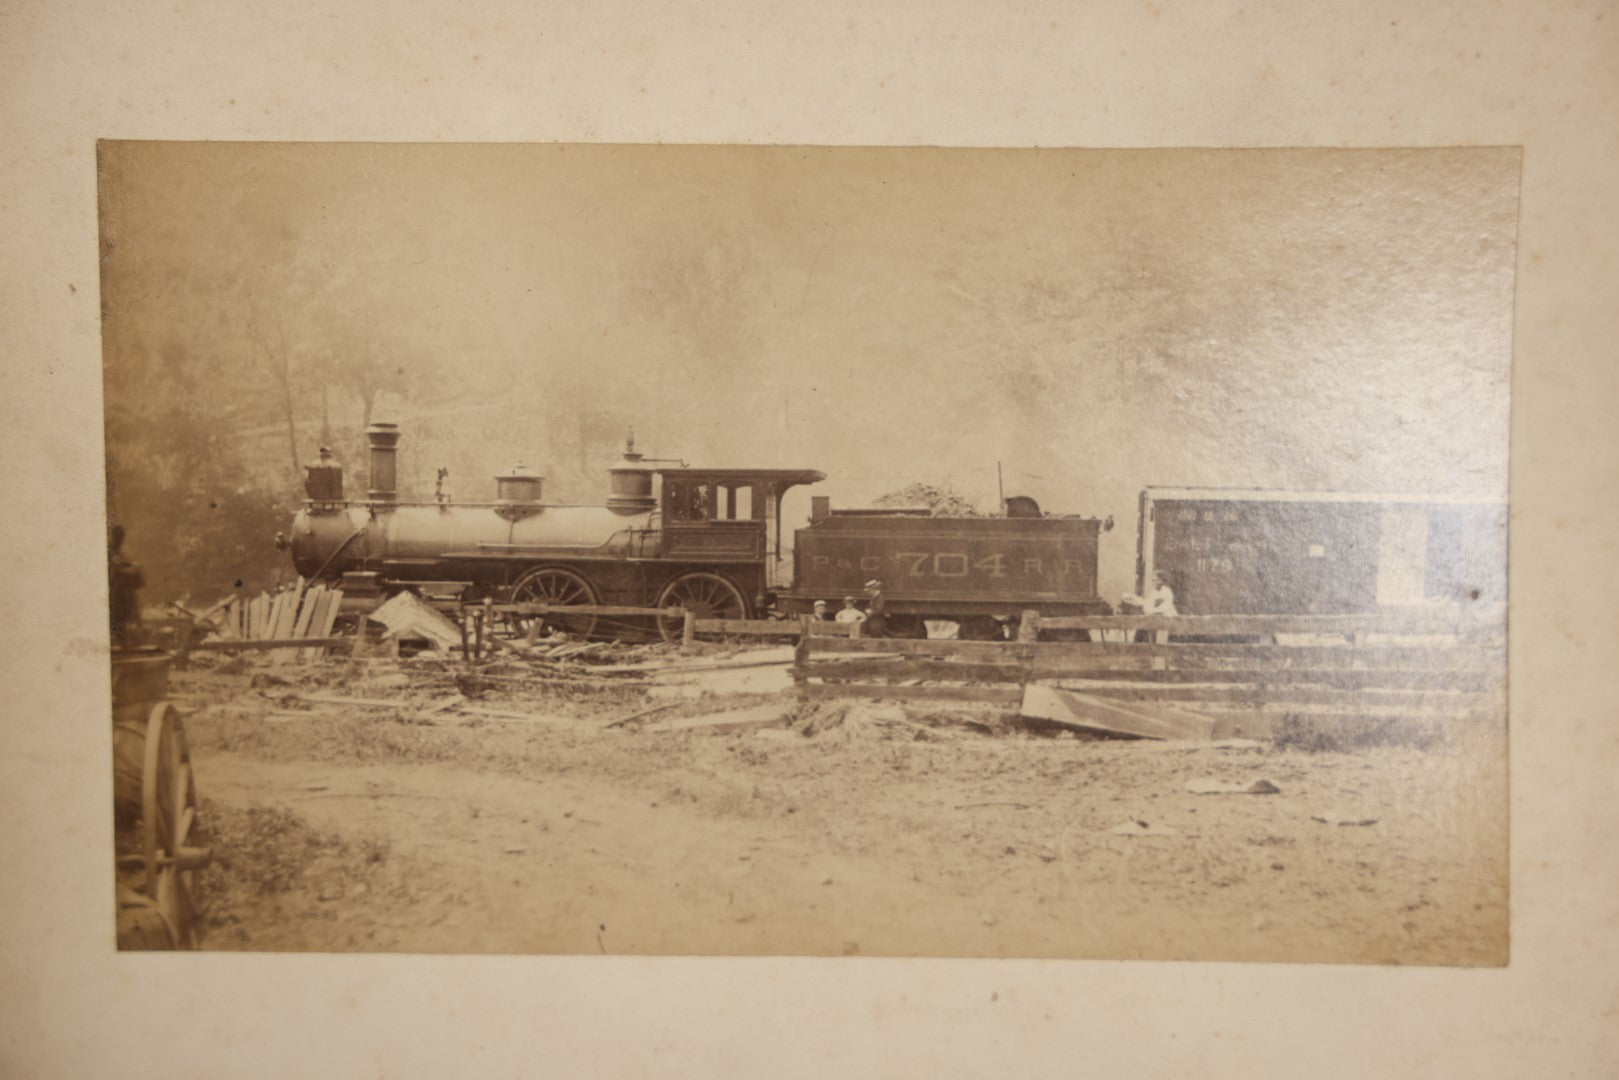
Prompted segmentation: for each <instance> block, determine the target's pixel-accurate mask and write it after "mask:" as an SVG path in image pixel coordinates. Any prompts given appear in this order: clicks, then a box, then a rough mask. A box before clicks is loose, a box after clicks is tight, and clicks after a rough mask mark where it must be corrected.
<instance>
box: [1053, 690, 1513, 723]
mask: <svg viewBox="0 0 1619 1080" xmlns="http://www.w3.org/2000/svg"><path fill="white" fill-rule="evenodd" d="M1061 688H1062V689H1065V690H1072V691H1074V692H1076V693H1083V694H1089V695H1091V696H1094V697H1104V698H1112V699H1115V700H1122V701H1185V702H1193V703H1204V704H1210V705H1246V706H1253V707H1255V708H1259V707H1263V706H1267V705H1270V706H1289V705H1292V706H1309V705H1334V706H1345V707H1350V708H1357V709H1362V710H1367V711H1375V710H1392V711H1404V710H1421V711H1428V712H1434V713H1442V714H1446V715H1452V714H1454V715H1460V714H1462V713H1466V712H1471V711H1474V710H1477V709H1479V708H1485V707H1489V705H1490V703H1491V702H1492V701H1493V700H1494V699H1493V698H1492V696H1491V695H1489V694H1482V693H1473V692H1467V691H1455V690H1437V691H1436V690H1405V689H1383V688H1366V689H1360V690H1341V689H1334V688H1331V687H1323V686H1223V685H1214V684H1210V683H1186V684H1176V685H1165V684H1145V683H1129V682H1113V683H1108V682H1082V683H1077V684H1076V683H1065V684H1063V685H1062V687H1061Z"/></svg>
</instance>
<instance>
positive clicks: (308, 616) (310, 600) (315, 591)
mask: <svg viewBox="0 0 1619 1080" xmlns="http://www.w3.org/2000/svg"><path fill="white" fill-rule="evenodd" d="M325 595H326V586H324V585H315V586H312V587H311V588H310V589H309V590H308V591H307V592H305V593H304V598H303V602H302V603H301V604H299V605H298V617H297V618H296V619H294V620H293V623H292V636H293V637H307V636H309V624H310V622H311V621H312V620H313V619H314V616H315V609H316V608H317V607H319V606H320V602H321V599H322V598H323V597H324V596H325Z"/></svg>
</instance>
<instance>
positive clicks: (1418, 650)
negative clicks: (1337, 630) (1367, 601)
mask: <svg viewBox="0 0 1619 1080" xmlns="http://www.w3.org/2000/svg"><path fill="white" fill-rule="evenodd" d="M991 644H994V643H991ZM1002 647H1003V648H1004V647H1005V646H1002ZM1017 647H1018V648H1023V647H1025V646H1024V645H1023V643H1018V646H1017ZM1030 655H1032V656H1035V657H1040V656H1062V657H1074V658H1076V659H1077V658H1088V657H1100V656H1151V657H1154V658H1156V659H1163V660H1168V661H1170V663H1171V666H1180V667H1191V666H1195V665H1197V664H1203V665H1215V664H1244V665H1247V666H1255V665H1258V664H1270V663H1275V664H1299V663H1307V664H1314V665H1317V666H1322V667H1327V666H1332V665H1334V664H1339V665H1343V666H1355V667H1368V666H1392V667H1454V666H1457V665H1459V664H1469V663H1481V662H1486V661H1494V662H1497V663H1505V660H1506V653H1505V652H1504V651H1503V650H1501V649H1494V648H1484V647H1472V646H1466V645H1362V646H1355V645H1348V644H1345V645H1203V644H1193V643H1186V644H1181V643H1178V642H1168V643H1154V642H1133V643H1124V642H1118V641H1097V642H1087V641H1073V642H1042V643H1040V644H1039V645H1038V646H1036V647H1035V648H1034V650H1033V652H1031V653H1030Z"/></svg>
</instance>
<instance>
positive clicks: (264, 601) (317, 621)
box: [207, 578, 343, 664]
mask: <svg viewBox="0 0 1619 1080" xmlns="http://www.w3.org/2000/svg"><path fill="white" fill-rule="evenodd" d="M342 602H343V590H341V589H329V588H327V587H326V586H325V585H318V584H317V585H306V583H305V582H304V579H303V578H299V579H298V580H297V582H296V583H295V584H293V585H290V586H288V587H286V588H283V589H280V590H278V591H277V592H276V593H275V595H273V596H272V595H271V594H269V593H267V592H261V593H259V595H257V596H254V597H242V596H233V597H231V598H230V599H228V600H225V601H222V602H221V603H219V604H215V605H214V607H213V608H211V609H210V610H209V613H208V616H207V617H208V618H209V620H210V621H212V622H213V625H214V635H215V637H217V638H218V639H220V641H221V642H230V641H239V642H244V643H245V642H261V643H270V642H278V643H279V642H285V643H286V647H284V648H283V647H280V646H279V645H275V646H272V647H270V648H268V649H267V654H268V656H269V658H270V662H271V663H275V664H288V663H292V662H293V661H294V660H298V661H305V662H307V661H311V660H315V659H318V658H319V657H321V656H323V655H324V654H325V652H326V644H325V641H324V639H327V638H330V637H331V636H332V626H333V624H334V623H335V622H336V621H337V611H338V607H339V605H341V604H342ZM305 640H320V641H321V644H320V645H318V646H311V647H300V646H299V643H300V642H302V641H305Z"/></svg>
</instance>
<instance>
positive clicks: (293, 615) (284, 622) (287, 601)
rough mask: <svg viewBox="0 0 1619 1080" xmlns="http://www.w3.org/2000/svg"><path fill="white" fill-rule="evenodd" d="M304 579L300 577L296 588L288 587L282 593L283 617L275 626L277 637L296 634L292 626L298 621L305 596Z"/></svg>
mask: <svg viewBox="0 0 1619 1080" xmlns="http://www.w3.org/2000/svg"><path fill="white" fill-rule="evenodd" d="M303 581H304V579H303V578H299V579H298V585H297V586H296V587H295V588H291V589H288V590H287V591H286V592H284V593H282V594H281V618H280V621H279V622H277V623H276V626H275V635H276V637H283V638H290V637H293V636H294V634H293V632H292V628H293V626H294V625H295V624H296V623H297V622H298V605H299V604H300V603H302V601H303V598H304V585H303Z"/></svg>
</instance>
